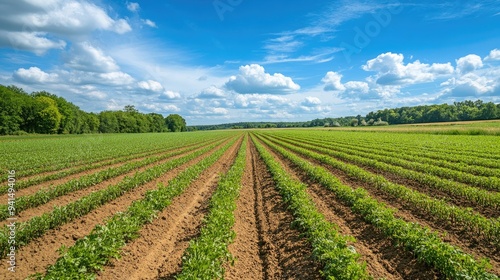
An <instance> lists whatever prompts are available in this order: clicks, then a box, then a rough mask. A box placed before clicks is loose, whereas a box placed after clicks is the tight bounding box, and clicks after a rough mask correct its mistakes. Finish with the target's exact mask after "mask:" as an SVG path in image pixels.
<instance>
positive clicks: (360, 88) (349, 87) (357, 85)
mask: <svg viewBox="0 0 500 280" xmlns="http://www.w3.org/2000/svg"><path fill="white" fill-rule="evenodd" d="M344 87H345V89H346V91H347V92H349V93H368V91H369V90H370V87H369V86H368V83H366V82H360V81H349V82H347V83H345V84H344Z"/></svg>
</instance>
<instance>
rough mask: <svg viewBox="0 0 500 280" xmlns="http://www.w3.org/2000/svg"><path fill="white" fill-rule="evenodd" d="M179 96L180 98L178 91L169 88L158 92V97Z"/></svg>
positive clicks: (177, 97)
mask: <svg viewBox="0 0 500 280" xmlns="http://www.w3.org/2000/svg"><path fill="white" fill-rule="evenodd" d="M179 98H181V95H180V93H178V92H175V91H171V90H166V91H164V92H162V93H161V94H160V99H179Z"/></svg>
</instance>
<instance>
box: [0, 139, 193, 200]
mask: <svg viewBox="0 0 500 280" xmlns="http://www.w3.org/2000/svg"><path fill="white" fill-rule="evenodd" d="M190 146H193V145H187V146H185V147H181V148H176V149H172V150H162V151H158V153H154V154H152V155H148V156H142V155H143V154H147V153H140V154H138V155H137V157H136V158H134V159H130V160H127V161H125V162H119V163H114V164H106V165H104V166H101V167H98V168H91V169H87V170H85V171H82V172H78V173H74V174H71V175H68V176H66V177H64V178H60V179H55V180H49V181H46V182H43V183H40V184H37V185H33V186H29V187H27V188H24V189H20V190H17V191H16V197H18V198H19V197H21V196H25V195H30V194H33V193H35V192H37V191H39V190H41V189H44V188H49V187H51V186H57V185H61V184H64V183H67V182H69V181H71V180H73V179H78V178H80V177H82V176H85V175H90V174H93V173H98V172H100V171H103V170H106V169H109V168H116V167H120V166H122V165H125V164H127V163H130V162H137V161H141V160H144V159H146V158H148V157H151V156H161V155H164V154H166V153H171V152H175V151H178V150H181V149H185V148H188V147H190ZM148 153H149V152H148ZM111 161H112V160H106V161H105V162H111ZM67 169H69V168H67ZM64 170H66V169H62V170H58V171H55V172H53V173H57V172H64ZM7 198H8V194H3V195H1V196H0V201H7Z"/></svg>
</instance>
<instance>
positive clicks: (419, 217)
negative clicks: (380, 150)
mask: <svg viewBox="0 0 500 280" xmlns="http://www.w3.org/2000/svg"><path fill="white" fill-rule="evenodd" d="M297 155H298V154H297ZM298 156H301V157H302V158H304V159H306V160H308V161H310V162H311V163H314V164H315V165H321V166H322V167H324V168H327V169H328V170H329V171H330V172H331V173H332V174H333V175H335V177H337V178H339V179H340V180H341V181H342V182H343V183H344V184H346V185H349V186H351V187H352V188H359V187H362V188H364V189H365V190H367V191H368V192H369V193H370V195H371V196H372V197H373V198H375V199H377V200H378V201H379V202H383V203H385V204H386V205H390V206H392V207H394V208H396V209H398V212H397V213H396V216H398V217H399V218H402V219H404V220H405V221H408V222H415V223H419V224H421V225H423V226H426V227H429V228H432V229H434V230H436V231H438V232H439V233H440V234H441V235H442V236H444V237H443V240H444V241H446V242H448V243H451V244H453V245H455V246H457V247H459V248H461V249H462V250H464V251H465V252H467V253H469V254H471V255H473V256H475V257H476V258H477V259H479V258H484V257H486V258H489V259H490V263H491V264H492V265H493V269H492V270H491V271H492V272H493V273H495V274H497V275H498V274H500V252H498V250H496V249H495V248H494V246H491V245H490V244H487V243H486V242H485V241H484V240H481V239H479V237H478V236H476V235H473V234H472V233H470V232H467V231H465V230H464V229H463V228H461V227H458V226H452V225H447V224H444V223H442V222H440V221H437V220H435V219H434V218H433V217H432V216H430V215H426V214H423V213H421V212H420V211H419V210H418V209H415V208H413V207H412V206H411V205H407V204H406V203H400V202H398V201H397V200H396V199H394V198H392V197H391V196H388V195H387V194H385V193H384V192H382V191H380V190H378V189H376V188H373V187H371V186H370V185H369V184H366V183H364V182H360V181H359V180H356V179H355V178H351V177H349V176H348V175H347V174H345V173H344V172H343V171H341V170H338V169H335V168H333V167H331V166H328V165H325V164H322V163H320V162H318V161H316V160H314V159H310V158H306V157H304V156H302V155H298ZM302 176H303V178H304V179H306V178H307V176H306V175H305V174H303V175H302ZM445 233H446V234H445Z"/></svg>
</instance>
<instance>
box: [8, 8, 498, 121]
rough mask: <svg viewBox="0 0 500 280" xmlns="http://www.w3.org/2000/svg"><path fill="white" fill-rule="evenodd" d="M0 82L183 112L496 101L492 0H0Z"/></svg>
mask: <svg viewBox="0 0 500 280" xmlns="http://www.w3.org/2000/svg"><path fill="white" fill-rule="evenodd" d="M0 10H2V14H1V15H0V83H1V84H4V85H10V84H14V85H17V86H20V87H23V88H24V89H25V90H26V91H28V92H31V91H39V90H46V91H49V92H52V93H55V94H57V95H60V96H63V97H64V98H66V99H67V100H69V101H71V102H73V103H75V104H76V105H78V106H79V107H80V108H82V109H83V110H86V111H93V112H99V111H103V110H119V109H122V108H123V107H124V106H125V105H128V104H132V105H135V106H136V108H138V109H139V110H140V111H142V112H157V113H161V114H163V115H165V116H166V115H168V114H171V113H178V114H180V115H182V116H183V117H184V118H185V119H186V120H187V122H188V124H189V125H195V124H216V123H226V122H239V121H301V120H311V119H314V118H323V117H339V116H346V115H357V114H361V115H365V114H366V113H368V112H370V111H373V110H378V109H383V108H390V107H400V106H412V105H421V104H438V103H445V102H447V103H450V102H454V101H461V100H465V99H473V100H475V99H482V100H484V101H493V102H497V103H498V102H500V3H499V2H498V1H475V0H471V1H428V0H424V1H369V0H365V1H360V0H354V1H321V0H319V1H293V0H288V1H284V0H276V1H260V0H252V1H250V0H206V1H204V0H203V1H202V0H196V1H195V0H172V1H152V0H148V1H116V0H18V1H10V0H0Z"/></svg>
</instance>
